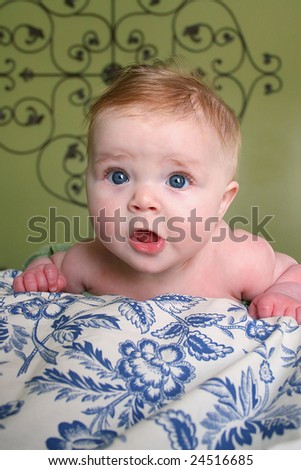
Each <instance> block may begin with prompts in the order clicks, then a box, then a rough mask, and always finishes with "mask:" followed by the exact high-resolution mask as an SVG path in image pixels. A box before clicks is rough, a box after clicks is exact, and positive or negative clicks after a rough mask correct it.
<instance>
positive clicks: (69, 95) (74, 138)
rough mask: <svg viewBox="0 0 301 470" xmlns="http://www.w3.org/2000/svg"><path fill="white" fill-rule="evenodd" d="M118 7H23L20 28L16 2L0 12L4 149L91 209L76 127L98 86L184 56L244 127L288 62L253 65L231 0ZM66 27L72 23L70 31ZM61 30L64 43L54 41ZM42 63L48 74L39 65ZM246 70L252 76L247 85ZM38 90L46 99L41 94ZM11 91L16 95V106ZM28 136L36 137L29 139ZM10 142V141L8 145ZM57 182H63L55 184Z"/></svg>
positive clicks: (270, 57)
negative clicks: (33, 157) (124, 71)
mask: <svg viewBox="0 0 301 470" xmlns="http://www.w3.org/2000/svg"><path fill="white" fill-rule="evenodd" d="M120 5H121V2H119V1H116V0H107V2H106V7H107V8H103V2H94V3H93V2H92V1H90V0H64V1H61V2H54V1H53V0H32V1H30V2H28V1H23V2H22V1H18V14H19V16H20V21H19V22H17V21H16V15H12V14H11V11H12V2H11V1H8V0H7V1H6V2H2V4H1V6H0V23H1V21H3V23H5V24H2V25H1V24H0V51H1V57H3V59H1V61H0V79H1V80H0V87H1V91H2V103H1V106H0V132H1V133H3V135H1V136H0V147H3V148H4V149H5V150H6V151H7V152H9V153H10V154H11V155H12V156H13V155H20V154H22V155H29V154H32V153H33V152H37V175H38V178H39V180H40V182H41V185H42V186H43V188H44V189H45V190H46V191H48V192H49V193H51V194H52V195H55V197H57V198H58V199H63V200H65V201H69V202H70V203H72V204H77V205H81V206H84V205H85V196H84V194H85V191H84V164H85V156H84V146H83V142H84V140H85V138H84V132H83V131H81V132H78V129H79V128H80V127H79V126H78V125H75V127H74V122H75V121H76V122H79V120H80V121H81V120H82V119H83V116H84V114H85V112H86V110H87V108H88V106H89V103H90V102H91V100H92V96H93V95H95V94H96V93H97V92H98V91H99V90H98V88H99V87H100V84H102V86H105V85H108V84H109V83H111V81H112V79H113V77H114V75H115V74H116V72H118V71H119V70H120V69H121V68H122V67H123V66H125V65H127V64H128V63H133V62H138V63H147V62H150V61H152V60H153V59H154V58H156V57H161V58H165V57H167V56H170V55H180V56H186V57H187V58H188V59H189V60H190V61H191V63H193V64H194V67H195V71H197V72H198V73H199V74H200V75H201V76H204V77H206V78H209V79H210V80H211V82H212V83H213V85H214V86H215V87H216V90H217V91H218V92H219V93H220V94H221V95H222V97H223V98H224V100H225V101H226V102H228V103H229V104H230V105H232V103H231V97H233V96H235V105H234V103H233V106H234V109H235V111H236V113H237V116H238V117H239V119H240V120H241V121H242V120H243V117H244V116H245V114H246V112H247V109H248V105H249V103H250V101H251V100H252V97H253V95H254V93H255V91H256V93H261V94H262V95H263V96H270V95H271V94H273V93H278V92H280V91H281V89H282V86H283V84H282V79H281V77H280V75H279V73H280V70H281V65H282V64H281V58H280V57H279V56H277V55H276V54H274V53H272V52H269V51H266V50H265V49H263V51H262V52H261V61H260V62H258V61H256V60H255V59H254V56H253V54H252V53H251V50H250V48H249V46H248V44H247V39H246V38H245V36H244V33H243V31H242V28H241V27H240V24H239V21H238V19H237V18H236V16H235V14H234V12H233V11H232V10H231V8H230V7H229V6H228V5H227V4H226V2H225V0H211V1H210V2H204V1H203V0H174V1H173V2H170V1H169V0H137V1H136V3H133V4H132V11H127V12H126V13H120V12H121V11H124V2H122V8H120ZM213 10H214V11H213ZM215 13H216V14H215ZM67 21H69V22H72V23H70V24H71V25H75V26H74V28H69V29H68V28H67V27H66V31H64V27H65V25H67ZM151 21H154V24H156V25H157V24H158V26H159V27H160V22H162V25H164V26H163V27H162V30H163V28H164V32H165V38H164V41H162V39H161V38H160V37H157V36H156V35H155V34H154V33H153V30H152V28H150V27H149V24H151ZM60 28H61V29H60ZM166 28H168V31H169V34H167V30H166ZM69 30H72V36H71V35H70V34H69ZM63 32H64V33H65V39H66V41H64V42H63V43H62V42H59V41H58V39H57V38H58V35H59V34H62V33H63ZM60 37H61V36H60ZM46 55H48V57H49V62H48V63H46V64H45V56H46ZM40 56H41V57H43V60H42V61H41V62H42V63H43V67H42V66H41V65H40V62H39V60H37V59H38V58H39V57H40ZM31 58H32V60H31ZM244 67H247V68H248V71H250V73H248V74H247V76H248V78H247V79H244V80H242V79H241V78H240V77H241V76H244V74H243V73H241V72H242V71H243V70H244ZM245 75H246V74H245ZM32 84H34V85H36V87H35V88H36V90H37V95H36V96H31V97H27V96H26V88H27V87H28V86H30V85H32ZM40 84H42V87H40ZM32 88H33V87H31V89H32ZM40 89H43V91H44V90H46V92H45V93H44V92H43V95H41V92H40V93H39V90H40ZM12 91H17V92H18V93H17V96H18V99H17V100H16V98H14V96H15V95H14V94H13V93H11V92H12ZM22 93H23V95H22ZM20 96H21V97H20ZM67 111H68V116H70V118H68V119H66V120H65V122H64V123H63V125H64V132H63V131H62V130H61V129H60V128H58V124H57V123H58V122H61V116H62V115H64V113H67ZM20 112H21V114H20ZM69 122H70V126H69V127H68V124H69ZM71 123H73V124H71ZM79 124H81V122H79ZM24 132H26V135H27V136H30V138H26V139H24V138H23V137H24ZM9 135H13V138H10V139H9V141H8V138H9ZM31 136H33V138H31ZM20 143H22V145H20ZM54 148H55V152H52V151H50V150H52V149H54ZM54 154H55V155H59V157H55V158H54V156H53V155H54ZM82 157H83V158H82ZM53 166H54V167H53ZM51 172H53V178H52V179H51V178H50V174H52V173H51ZM58 174H59V175H60V177H59V178H58V177H57V176H58ZM57 181H63V183H62V184H60V186H59V187H57V186H56V184H57Z"/></svg>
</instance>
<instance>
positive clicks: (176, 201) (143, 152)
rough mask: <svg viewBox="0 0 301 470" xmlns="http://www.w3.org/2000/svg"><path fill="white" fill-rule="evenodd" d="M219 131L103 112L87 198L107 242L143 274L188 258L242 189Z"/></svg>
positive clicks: (169, 120) (95, 135) (94, 141)
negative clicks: (230, 171) (229, 173)
mask: <svg viewBox="0 0 301 470" xmlns="http://www.w3.org/2000/svg"><path fill="white" fill-rule="evenodd" d="M223 152H224V150H223V148H222V146H221V144H220V141H219V138H218V136H217V133H216V131H215V129H213V128H212V127H210V126H209V125H207V124H202V125H200V124H198V123H197V122H196V120H194V119H193V118H185V119H184V118H183V119H178V118H177V117H168V118H167V117H166V116H164V117H163V116H157V115H156V114H155V113H152V112H149V113H145V112H144V113H142V111H141V112H139V110H135V109H133V113H131V112H128V113H127V115H120V114H118V112H117V111H114V110H110V111H106V112H103V113H102V114H100V115H99V116H98V117H97V119H96V122H95V127H94V130H93V133H92V136H91V142H90V156H89V165H88V169H87V196H88V207H89V212H90V215H91V216H92V217H93V218H94V229H95V232H96V235H97V236H98V237H99V238H100V240H101V241H102V243H103V244H104V245H106V247H107V248H108V249H109V250H110V251H111V252H113V253H114V254H115V255H117V257H119V258H120V259H122V260H123V261H125V262H126V263H127V264H128V265H129V266H131V267H132V268H134V269H136V270H137V271H143V272H152V273H155V272H160V271H162V270H163V271H164V270H167V269H171V268H172V267H177V266H179V265H181V264H182V263H185V262H186V261H187V260H188V259H190V258H191V257H193V256H195V255H197V253H198V252H199V251H200V250H201V249H202V247H203V246H204V245H205V244H206V243H207V241H208V240H209V239H210V237H211V235H212V232H213V230H214V228H215V227H216V224H217V222H218V221H219V220H220V219H221V217H222V216H223V214H224V212H225V211H226V209H227V207H228V205H229V204H230V202H231V200H232V198H233V197H234V195H235V192H236V185H235V183H234V182H232V183H230V185H229V181H227V177H226V171H225V167H226V165H224V164H223V163H222V159H223V158H227V156H226V155H223Z"/></svg>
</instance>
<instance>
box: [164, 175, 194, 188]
mask: <svg viewBox="0 0 301 470" xmlns="http://www.w3.org/2000/svg"><path fill="white" fill-rule="evenodd" d="M167 184H168V185H169V186H171V187H172V188H175V189H183V188H187V187H188V186H189V181H188V179H187V178H186V176H184V175H180V174H179V175H177V174H174V175H171V176H170V177H169V178H168V183H167Z"/></svg>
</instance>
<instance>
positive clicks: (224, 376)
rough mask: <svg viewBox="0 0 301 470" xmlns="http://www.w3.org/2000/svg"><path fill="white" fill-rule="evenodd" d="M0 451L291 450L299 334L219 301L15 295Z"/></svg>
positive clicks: (8, 307)
mask: <svg viewBox="0 0 301 470" xmlns="http://www.w3.org/2000/svg"><path fill="white" fill-rule="evenodd" d="M16 274H17V272H16V271H13V270H7V271H2V272H1V273H0V293H1V295H0V448H1V449H89V450H91V449H104V448H107V449H190V450H191V449H210V450H213V449H227V450H229V449H244V450H247V449H271V448H277V449H282V448H283V449H288V448H293V449H301V327H299V326H298V325H297V324H296V322H295V321H294V320H292V319H289V318H285V317H283V318H273V319H269V320H266V321H263V320H257V321H253V320H252V319H251V318H250V317H249V316H248V312H247V308H246V307H245V306H244V305H243V304H241V303H239V302H232V301H230V300H227V299H207V298H206V299H205V298H196V297H190V296H186V295H173V294H166V295H162V296H160V297H156V298H153V299H151V300H148V301H145V302H137V301H135V300H132V299H129V298H125V297H118V296H102V297H92V296H91V297H86V296H83V295H71V294H52V293H27V294H15V293H14V292H13V290H12V280H13V277H14V276H15V275H16Z"/></svg>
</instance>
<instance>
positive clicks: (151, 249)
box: [129, 229, 165, 254]
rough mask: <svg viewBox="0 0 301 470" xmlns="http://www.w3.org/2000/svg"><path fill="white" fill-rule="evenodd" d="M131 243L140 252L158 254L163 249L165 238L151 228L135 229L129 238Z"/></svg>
mask: <svg viewBox="0 0 301 470" xmlns="http://www.w3.org/2000/svg"><path fill="white" fill-rule="evenodd" d="M129 243H130V245H131V246H132V247H133V248H134V249H135V250H136V251H139V252H140V253H146V254H157V253H159V252H160V251H162V250H163V248H164V245H165V240H164V239H163V238H161V237H160V236H159V235H158V234H157V233H155V232H152V231H151V230H144V229H140V230H134V232H133V233H132V234H131V236H130V238H129Z"/></svg>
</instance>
